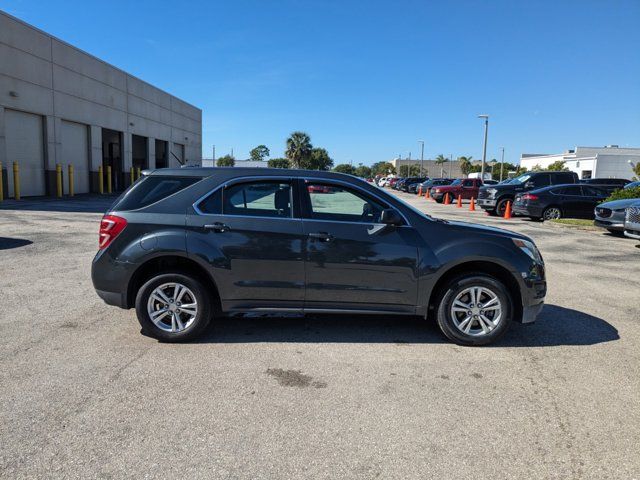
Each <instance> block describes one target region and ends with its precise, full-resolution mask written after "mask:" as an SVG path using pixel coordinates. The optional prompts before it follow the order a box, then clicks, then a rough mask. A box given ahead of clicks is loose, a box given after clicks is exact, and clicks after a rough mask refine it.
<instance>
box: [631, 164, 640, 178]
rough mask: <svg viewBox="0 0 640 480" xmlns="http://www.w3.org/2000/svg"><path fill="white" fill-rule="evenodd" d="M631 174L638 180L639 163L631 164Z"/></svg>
mask: <svg viewBox="0 0 640 480" xmlns="http://www.w3.org/2000/svg"><path fill="white" fill-rule="evenodd" d="M631 166H632V168H633V173H635V174H636V179H638V178H640V162H636V164H635V165H633V164H631Z"/></svg>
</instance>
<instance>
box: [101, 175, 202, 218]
mask: <svg viewBox="0 0 640 480" xmlns="http://www.w3.org/2000/svg"><path fill="white" fill-rule="evenodd" d="M199 180H201V178H200V177H174V176H171V177H169V176H159V175H151V176H147V177H144V178H143V179H142V180H140V181H139V182H138V183H135V184H134V185H133V187H131V189H130V190H127V191H126V192H125V193H124V194H123V195H122V197H120V199H119V200H118V201H116V203H115V204H114V206H113V210H120V211H125V210H136V209H138V208H143V207H146V206H148V205H151V204H152V203H156V202H158V201H160V200H162V199H164V198H167V197H168V196H170V195H173V194H174V193H178V192H179V191H181V190H184V189H185V188H187V187H189V186H191V185H193V184H194V183H196V182H198V181H199Z"/></svg>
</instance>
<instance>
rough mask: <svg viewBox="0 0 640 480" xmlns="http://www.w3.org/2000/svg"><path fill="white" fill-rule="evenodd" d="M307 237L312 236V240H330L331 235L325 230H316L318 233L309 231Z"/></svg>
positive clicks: (331, 238)
mask: <svg viewBox="0 0 640 480" xmlns="http://www.w3.org/2000/svg"><path fill="white" fill-rule="evenodd" d="M309 238H313V239H314V240H319V241H321V242H330V241H331V240H333V235H331V234H330V233H327V232H318V233H310V234H309Z"/></svg>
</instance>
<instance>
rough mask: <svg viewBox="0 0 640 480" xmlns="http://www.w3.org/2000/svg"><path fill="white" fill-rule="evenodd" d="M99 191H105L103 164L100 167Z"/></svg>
mask: <svg viewBox="0 0 640 480" xmlns="http://www.w3.org/2000/svg"><path fill="white" fill-rule="evenodd" d="M98 191H99V192H100V195H102V194H103V193H104V175H103V174H102V165H100V166H99V167H98Z"/></svg>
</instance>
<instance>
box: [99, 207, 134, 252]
mask: <svg viewBox="0 0 640 480" xmlns="http://www.w3.org/2000/svg"><path fill="white" fill-rule="evenodd" d="M126 226H127V221H126V220H125V219H124V218H122V217H116V216H115V215H105V216H104V217H102V220H101V221H100V234H99V240H98V248H99V249H100V250H102V249H103V248H107V247H108V246H109V245H110V244H111V242H113V240H115V238H116V237H117V236H118V235H119V234H120V232H122V231H123V230H124V227H126Z"/></svg>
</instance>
